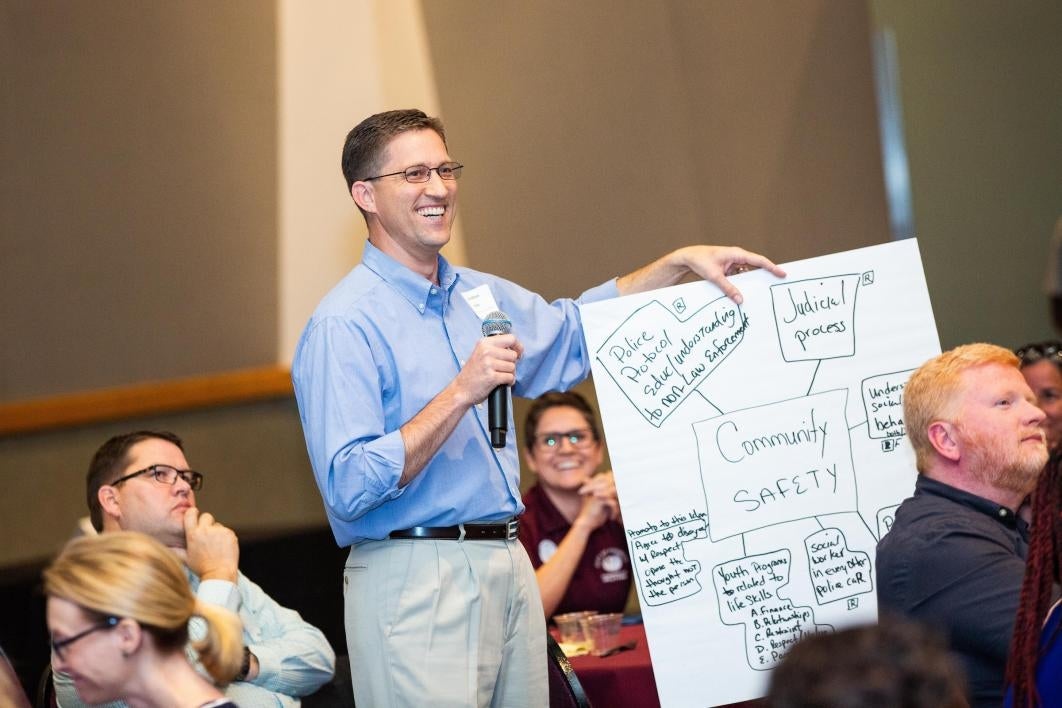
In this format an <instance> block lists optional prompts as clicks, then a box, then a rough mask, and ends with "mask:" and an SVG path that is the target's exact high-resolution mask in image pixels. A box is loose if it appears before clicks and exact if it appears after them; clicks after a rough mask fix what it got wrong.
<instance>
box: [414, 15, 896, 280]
mask: <svg viewBox="0 0 1062 708" xmlns="http://www.w3.org/2000/svg"><path fill="white" fill-rule="evenodd" d="M424 11H425V17H426V18H427V25H428V27H430V28H432V32H431V33H430V38H431V47H432V57H433V59H434V65H435V71H436V77H437V82H438V86H439V95H440V101H441V105H442V108H443V111H444V117H445V119H446V120H447V126H448V134H449V137H450V147H451V153H452V154H453V155H455V156H456V157H457V159H460V160H462V161H464V162H465V163H466V164H467V165H468V168H467V169H466V171H465V175H464V177H463V178H462V184H461V210H462V213H463V218H464V223H465V233H466V244H467V250H468V259H469V263H470V264H471V265H473V266H475V267H479V268H483V269H486V270H491V271H494V272H498V273H500V274H502V275H506V276H508V277H511V278H513V279H514V280H517V281H518V282H520V283H521V284H525V285H527V286H529V287H531V288H532V289H535V290H538V291H539V292H542V293H544V294H547V295H550V296H558V295H561V294H574V293H577V292H578V291H579V290H580V289H582V288H584V287H587V286H590V285H592V284H595V283H597V282H600V281H602V280H604V279H606V278H608V277H610V276H612V275H618V274H620V273H623V272H626V271H627V270H630V269H631V268H633V267H635V266H637V265H640V264H642V263H644V262H647V261H648V260H650V259H652V258H654V257H656V256H658V255H660V254H662V253H663V252H665V251H666V250H667V249H668V248H671V247H675V246H680V245H686V244H688V243H694V242H709V243H713V242H714V243H737V244H742V245H746V246H748V247H750V248H753V249H757V250H762V251H764V252H767V253H769V254H770V255H772V256H773V257H774V258H775V259H778V260H780V261H781V260H792V259H795V258H802V257H808V256H812V255H821V254H822V253H826V252H831V251H838V250H844V249H847V248H853V247H856V246H863V245H868V244H872V243H880V242H882V241H885V240H887V239H888V228H887V220H886V215H885V202H884V195H883V188H882V176H881V167H880V164H881V158H880V154H879V147H878V140H877V124H876V117H875V115H876V114H875V106H874V94H873V83H872V79H871V76H872V73H871V72H872V67H871V54H870V45H869V36H870V35H869V31H870V27H869V17H868V11H867V8H866V6H865V5H864V4H862V3H852V2H845V1H832V2H830V1H820V0H802V1H801V2H790V3H747V2H737V1H735V2H730V1H726V2H719V1H717V2H704V3H696V2H695V3H687V2H667V3H634V2H606V1H604V0H599V1H596V2H580V3H568V2H562V1H560V0H554V1H548V2H535V3H482V2H477V1H476V0H459V1H455V2H447V3H431V2H428V3H424Z"/></svg>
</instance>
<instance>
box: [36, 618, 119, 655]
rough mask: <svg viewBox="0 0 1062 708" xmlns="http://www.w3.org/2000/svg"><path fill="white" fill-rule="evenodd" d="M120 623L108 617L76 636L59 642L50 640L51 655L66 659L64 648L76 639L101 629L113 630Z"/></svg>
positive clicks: (117, 619)
mask: <svg viewBox="0 0 1062 708" xmlns="http://www.w3.org/2000/svg"><path fill="white" fill-rule="evenodd" d="M121 621H122V620H121V619H119V618H118V617H108V618H107V619H105V620H103V621H102V622H100V623H99V624H94V625H92V626H91V627H89V628H88V629H86V630H84V631H81V632H78V633H77V634H75V635H74V636H72V637H67V638H66V639H60V640H59V641H55V640H54V639H52V640H51V641H50V644H51V645H52V653H53V654H55V655H56V656H57V657H59V658H60V659H66V656H65V654H66V648H67V647H68V646H70V645H71V644H73V643H74V642H76V641H77V640H78V639H81V638H83V637H87V636H88V635H90V634H92V633H93V632H98V631H99V630H101V629H114V628H115V627H117V626H118V623H119V622H121Z"/></svg>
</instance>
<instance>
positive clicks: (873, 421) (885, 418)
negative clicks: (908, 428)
mask: <svg viewBox="0 0 1062 708" xmlns="http://www.w3.org/2000/svg"><path fill="white" fill-rule="evenodd" d="M912 372H914V369H907V370H905V371H894V372H893V373H891V374H881V375H879V376H871V377H869V378H866V379H863V385H862V387H861V388H862V390H863V408H865V409H866V412H867V434H868V435H870V437H872V438H902V437H903V436H904V432H905V430H904V427H903V389H904V387H905V386H906V385H907V379H909V378H911V374H912Z"/></svg>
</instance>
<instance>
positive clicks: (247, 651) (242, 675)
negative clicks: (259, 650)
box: [233, 644, 251, 681]
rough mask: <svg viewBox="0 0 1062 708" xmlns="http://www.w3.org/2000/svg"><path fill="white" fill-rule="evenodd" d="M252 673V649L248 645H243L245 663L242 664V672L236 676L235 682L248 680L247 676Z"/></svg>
mask: <svg viewBox="0 0 1062 708" xmlns="http://www.w3.org/2000/svg"><path fill="white" fill-rule="evenodd" d="M250 671H251V649H250V647H248V646H247V645H246V644H244V645H243V663H241V664H240V672H239V673H238V674H236V676H235V678H233V680H234V681H244V680H246V678H247V674H248V673H249V672H250Z"/></svg>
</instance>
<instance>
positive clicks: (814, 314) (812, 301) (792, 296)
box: [771, 273, 860, 361]
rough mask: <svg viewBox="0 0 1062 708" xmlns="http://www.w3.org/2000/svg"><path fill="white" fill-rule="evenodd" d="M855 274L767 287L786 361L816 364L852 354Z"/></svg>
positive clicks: (858, 275)
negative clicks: (769, 291) (769, 288)
mask: <svg viewBox="0 0 1062 708" xmlns="http://www.w3.org/2000/svg"><path fill="white" fill-rule="evenodd" d="M859 279H860V274H859V273H849V274H846V275H831V276H827V277H822V278H810V279H807V280H797V281H793V282H788V283H779V284H778V285H772V286H771V307H772V308H773V309H774V324H775V327H776V328H777V330H778V343H779V345H781V347H782V358H783V359H785V360H786V361H819V360H821V359H837V358H839V357H845V356H853V355H854V354H855V304H856V290H857V288H858V287H859Z"/></svg>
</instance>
